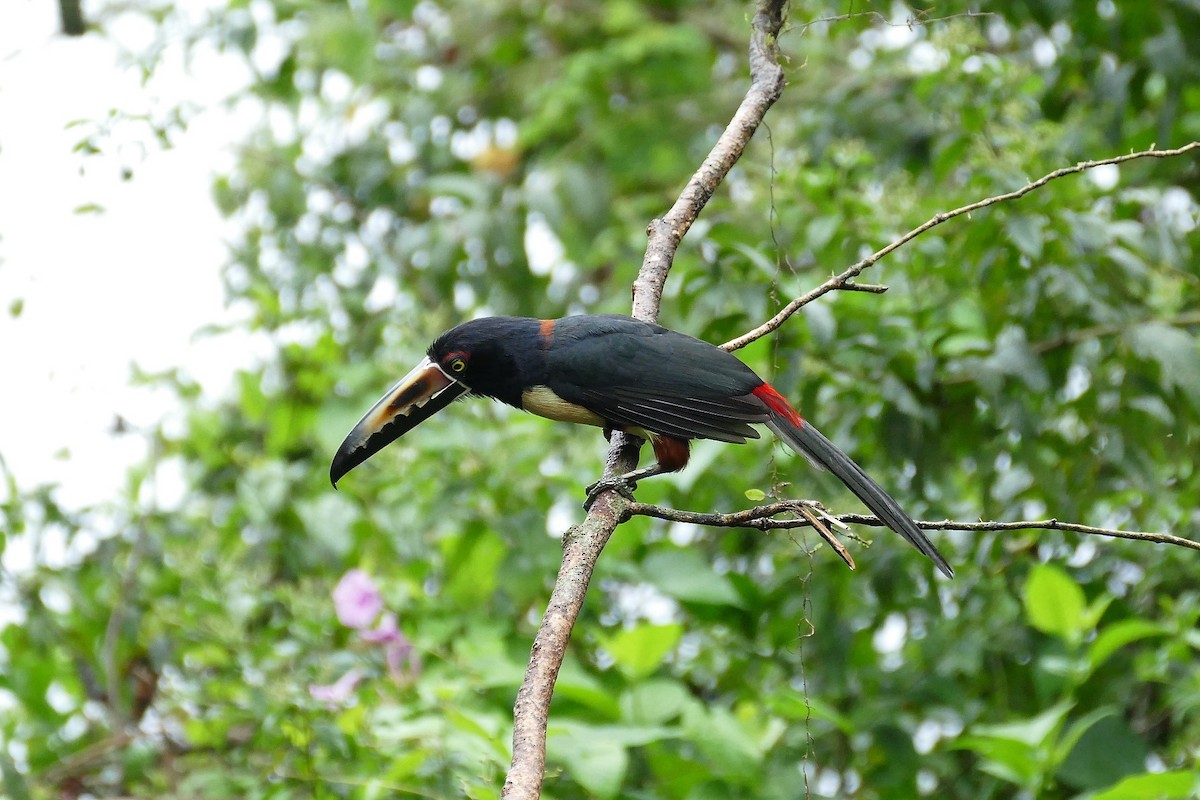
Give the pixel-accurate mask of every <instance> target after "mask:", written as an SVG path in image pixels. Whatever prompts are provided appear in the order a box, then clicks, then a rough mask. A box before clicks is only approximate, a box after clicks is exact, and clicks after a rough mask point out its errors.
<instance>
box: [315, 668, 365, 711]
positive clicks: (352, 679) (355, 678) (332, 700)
mask: <svg viewBox="0 0 1200 800" xmlns="http://www.w3.org/2000/svg"><path fill="white" fill-rule="evenodd" d="M362 679H363V674H362V672H360V671H359V670H357V669H352V670H350V671H348V672H347V673H346V674H345V675H343V676H342V677H340V678H338V679H337V680H336V681H334V682H333V683H330V684H324V685H321V684H316V683H310V684H309V685H308V693H309V694H310V695H312V698H313V699H314V700H320V701H321V702H322V703H326V704H328V705H330V706H340V705H345V704H346V701H347V700H349V699H350V697H351V696H352V695H353V694H354V689H355V687H356V686H358V682H359V681H361V680H362Z"/></svg>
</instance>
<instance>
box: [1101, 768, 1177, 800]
mask: <svg viewBox="0 0 1200 800" xmlns="http://www.w3.org/2000/svg"><path fill="white" fill-rule="evenodd" d="M1197 796H1200V775H1197V774H1196V773H1195V772H1191V771H1188V770H1175V771H1174V772H1158V773H1154V774H1149V775H1135V776H1133V777H1131V778H1125V779H1124V780H1123V781H1121V782H1120V783H1118V784H1116V785H1115V786H1113V787H1112V788H1110V789H1107V790H1105V791H1103V792H1100V793H1099V794H1095V795H1092V800H1189V798H1194V797H1197Z"/></svg>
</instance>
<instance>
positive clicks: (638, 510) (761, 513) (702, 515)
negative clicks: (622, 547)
mask: <svg viewBox="0 0 1200 800" xmlns="http://www.w3.org/2000/svg"><path fill="white" fill-rule="evenodd" d="M820 508H821V505H820V504H819V503H816V502H815V501H812V500H783V501H780V502H776V503H768V504H767V505H762V506H756V507H754V508H748V509H746V510H744V511H734V512H732V513H728V514H722V513H706V512H701V511H683V510H680V509H677V508H666V507H664V506H656V505H651V504H649V503H631V504H630V505H629V507H628V508H627V509H626V512H625V513H627V514H629V515H630V516H641V517H654V518H655V519H662V520H667V521H668V522H685V523H690V524H692V525H705V526H707V527H710V528H756V529H758V530H764V531H765V530H780V529H790V528H807V527H811V522H810V521H809V520H808V519H807V518H804V519H800V518H797V517H789V518H786V519H775V517H776V515H778V514H785V513H790V514H803V513H804V512H805V511H812V510H819V509H820ZM831 519H834V520H837V521H838V522H842V523H846V524H852V525H872V526H875V527H886V524H885V523H884V522H882V521H881V520H880V519H879V518H878V517H874V516H871V515H870V514H837V515H834V516H832V517H831ZM914 521H915V522H916V524H917V527H918V528H921V529H922V530H927V531H981V532H982V531H1022V530H1056V531H1070V532H1072V533H1086V534H1089V535H1093V536H1109V537H1113V538H1116V539H1134V540H1137V541H1141V542H1154V543H1156V544H1170V545H1175V546H1177V547H1185V548H1188V549H1189V550H1200V542H1197V541H1193V540H1191V539H1185V538H1184V537H1182V536H1175V535H1173V534H1170V533H1151V532H1148V531H1123V530H1116V529H1112V528H1097V527H1094V526H1092V525H1080V524H1079V523H1076V522H1060V521H1059V520H1057V519H1043V520H1022V521H1019V522H996V521H978V522H960V521H955V520H948V519H945V520H941V521H932V520H914Z"/></svg>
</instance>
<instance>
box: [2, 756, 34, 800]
mask: <svg viewBox="0 0 1200 800" xmlns="http://www.w3.org/2000/svg"><path fill="white" fill-rule="evenodd" d="M0 776H2V777H3V784H4V790H5V793H6V794H7V796H8V797H9V798H11V800H33V794H32V793H31V792H30V791H29V784H27V783H26V782H25V777H24V776H23V775H21V772H20V771H19V770H18V769H17V765H16V764H14V763H13V760H12V758H10V757H9V755H8V753H5V752H0Z"/></svg>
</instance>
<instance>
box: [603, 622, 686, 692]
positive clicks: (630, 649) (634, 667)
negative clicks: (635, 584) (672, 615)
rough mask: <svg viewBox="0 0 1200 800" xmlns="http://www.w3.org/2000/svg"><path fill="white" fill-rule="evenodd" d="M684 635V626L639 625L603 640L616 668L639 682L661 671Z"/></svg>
mask: <svg viewBox="0 0 1200 800" xmlns="http://www.w3.org/2000/svg"><path fill="white" fill-rule="evenodd" d="M682 636H683V626H682V625H677V624H673V625H639V626H637V627H635V628H625V629H623V630H620V631H618V632H617V633H616V634H614V635H612V636H605V637H603V638H602V640H601V641H602V643H603V645H604V649H605V650H607V651H608V654H609V655H610V656H612V657H613V661H614V662H616V665H617V669H619V670H621V672H623V673H624V674H625V675H626V676H627V677H629V678H630V679H631V680H639V679H641V678H644V677H646V676H647V675H649V674H651V673H652V672H654V671H655V670H656V669H658V667H659V665H660V664H662V662H663V659H665V658H666V657H667V653H670V652H671V650H673V649H674V648H675V645H677V644H679V639H680V638H681V637H682Z"/></svg>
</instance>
